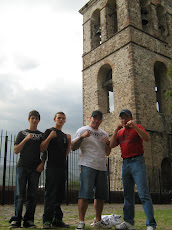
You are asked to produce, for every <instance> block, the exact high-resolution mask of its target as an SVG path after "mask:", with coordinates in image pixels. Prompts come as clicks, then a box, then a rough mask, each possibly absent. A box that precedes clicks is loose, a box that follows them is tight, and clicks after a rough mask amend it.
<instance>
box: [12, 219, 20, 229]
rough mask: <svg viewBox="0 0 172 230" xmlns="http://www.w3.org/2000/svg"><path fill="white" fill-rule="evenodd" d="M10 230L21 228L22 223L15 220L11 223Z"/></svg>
mask: <svg viewBox="0 0 172 230" xmlns="http://www.w3.org/2000/svg"><path fill="white" fill-rule="evenodd" d="M10 228H21V221H19V220H13V221H11V222H10Z"/></svg>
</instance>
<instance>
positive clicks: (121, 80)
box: [79, 0, 172, 192]
mask: <svg viewBox="0 0 172 230" xmlns="http://www.w3.org/2000/svg"><path fill="white" fill-rule="evenodd" d="M79 12H80V13H81V14H82V15H83V44H84V45H83V120H84V125H86V124H88V123H89V118H90V114H91V112H92V111H93V110H95V109H99V110H101V111H102V112H103V114H104V120H103V123H102V125H101V127H102V128H103V129H104V130H105V131H106V132H107V133H108V134H109V135H110V136H111V135H112V134H113V132H114V129H115V128H116V126H117V124H118V123H119V112H120V110H121V109H125V108H127V109H129V110H131V111H132V113H133V117H134V120H135V122H136V123H141V124H142V125H143V127H144V128H145V129H146V130H147V132H148V133H149V134H150V137H151V141H150V142H149V143H144V149H145V153H144V156H145V160H146V166H147V172H148V174H147V175H148V182H149V188H150V191H151V192H159V191H160V189H161V191H164V192H168V191H169V190H170V188H171V187H172V186H171V185H172V114H171V111H170V108H169V104H168V102H167V101H166V99H165V92H166V90H168V89H169V88H170V87H171V82H170V80H169V79H168V77H167V71H168V68H169V64H170V60H171V58H172V2H171V0H132V1H131V0H90V1H89V2H88V3H87V4H86V5H85V6H83V7H82V8H81V9H80V11H79ZM120 155H121V154H120V149H119V147H117V148H115V149H113V150H112V153H111V155H110V180H111V191H121V190H122V178H121V171H122V170H121V165H122V159H121V156H120Z"/></svg>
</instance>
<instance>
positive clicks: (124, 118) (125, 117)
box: [119, 113, 132, 127]
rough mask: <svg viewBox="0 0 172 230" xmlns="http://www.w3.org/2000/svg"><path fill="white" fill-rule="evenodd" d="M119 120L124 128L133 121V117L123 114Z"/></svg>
mask: <svg viewBox="0 0 172 230" xmlns="http://www.w3.org/2000/svg"><path fill="white" fill-rule="evenodd" d="M119 119H120V120H121V125H122V126H123V127H126V124H127V122H128V121H130V120H132V117H131V116H130V115H127V114H126V113H122V114H121V117H120V118H119Z"/></svg>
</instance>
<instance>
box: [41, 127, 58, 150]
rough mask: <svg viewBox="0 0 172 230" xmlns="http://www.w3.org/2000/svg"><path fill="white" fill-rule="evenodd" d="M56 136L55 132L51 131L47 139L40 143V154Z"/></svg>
mask: <svg viewBox="0 0 172 230" xmlns="http://www.w3.org/2000/svg"><path fill="white" fill-rule="evenodd" d="M56 136H57V134H56V132H55V131H54V130H52V131H51V133H50V134H49V135H48V137H47V138H46V139H45V140H43V141H42V142H41V145H40V150H41V152H44V151H45V150H46V149H47V148H48V145H49V143H50V141H51V139H53V138H55V137H56Z"/></svg>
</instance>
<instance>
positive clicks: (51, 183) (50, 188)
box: [43, 168, 65, 223]
mask: <svg viewBox="0 0 172 230" xmlns="http://www.w3.org/2000/svg"><path fill="white" fill-rule="evenodd" d="M64 194H65V169H63V168H47V169H46V183H45V194H44V215H43V223H45V222H50V223H52V220H53V218H55V219H57V220H62V218H63V212H62V210H61V207H60V206H61V203H62V201H63V200H64Z"/></svg>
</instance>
